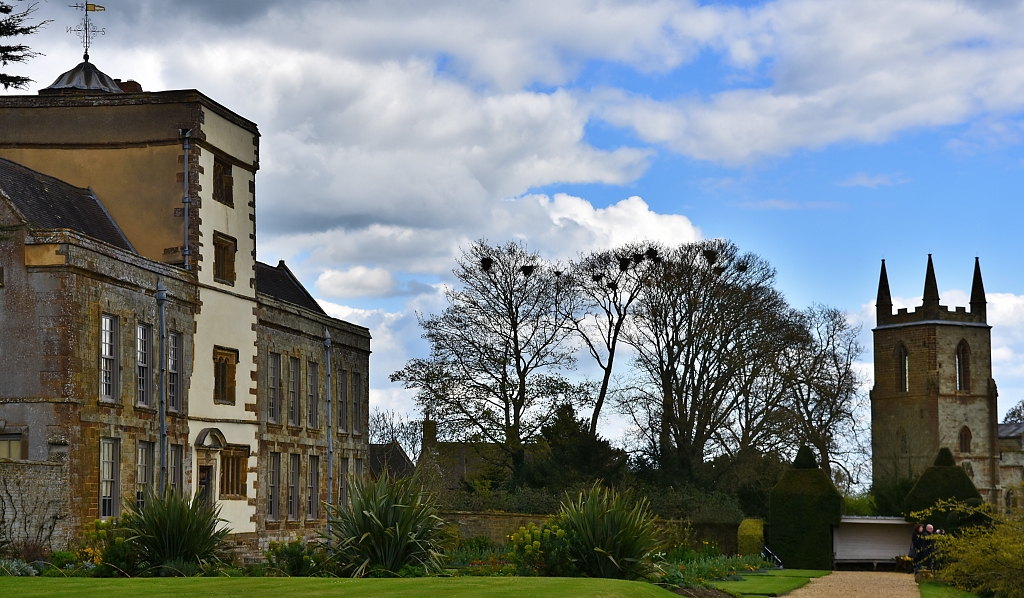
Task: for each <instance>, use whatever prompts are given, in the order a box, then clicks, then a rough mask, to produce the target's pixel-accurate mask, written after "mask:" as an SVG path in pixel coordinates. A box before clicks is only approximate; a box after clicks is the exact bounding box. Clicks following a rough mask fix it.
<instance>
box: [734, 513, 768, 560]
mask: <svg viewBox="0 0 1024 598" xmlns="http://www.w3.org/2000/svg"><path fill="white" fill-rule="evenodd" d="M736 546H737V547H738V549H737V551H738V552H739V553H740V555H742V556H751V555H758V556H760V554H761V549H762V548H763V547H764V521H761V520H760V519H744V520H743V521H741V522H740V527H739V529H738V530H736Z"/></svg>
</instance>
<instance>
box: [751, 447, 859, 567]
mask: <svg viewBox="0 0 1024 598" xmlns="http://www.w3.org/2000/svg"><path fill="white" fill-rule="evenodd" d="M842 513H843V496H842V495H841V494H840V493H839V491H838V490H836V487H835V485H833V484H832V480H830V479H829V477H828V475H827V474H826V473H825V472H824V471H823V470H822V469H821V468H819V467H818V463H817V461H816V460H815V458H814V453H813V452H811V449H809V448H808V447H806V446H802V447H800V450H799V451H798V452H797V457H796V459H795V460H794V461H793V467H792V468H791V469H789V470H787V471H786V473H784V474H783V475H782V479H781V480H779V483H778V484H776V485H775V487H774V488H772V491H771V494H769V496H768V528H769V540H770V543H769V546H770V547H771V549H772V550H773V551H774V552H775V554H776V555H777V556H778V557H779V559H780V560H781V561H782V564H783V566H784V567H787V568H790V569H831V568H832V526H835V525H839V521H840V519H841V518H842Z"/></svg>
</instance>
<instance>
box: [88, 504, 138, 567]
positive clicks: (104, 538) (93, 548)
mask: <svg viewBox="0 0 1024 598" xmlns="http://www.w3.org/2000/svg"><path fill="white" fill-rule="evenodd" d="M127 538H128V531H127V530H126V529H125V528H124V525H123V521H122V519H118V518H116V517H112V518H110V519H107V520H100V519H97V520H95V521H94V522H92V523H89V524H86V525H85V527H84V529H83V532H82V542H83V545H82V548H81V549H80V550H79V552H78V555H79V557H80V558H81V559H82V560H83V561H85V562H86V563H88V564H90V565H95V567H94V568H93V569H92V574H93V576H94V577H133V576H135V575H136V574H137V573H138V570H139V568H140V566H141V563H140V562H139V555H138V552H137V551H136V550H133V549H132V545H131V544H130V543H129V542H127Z"/></svg>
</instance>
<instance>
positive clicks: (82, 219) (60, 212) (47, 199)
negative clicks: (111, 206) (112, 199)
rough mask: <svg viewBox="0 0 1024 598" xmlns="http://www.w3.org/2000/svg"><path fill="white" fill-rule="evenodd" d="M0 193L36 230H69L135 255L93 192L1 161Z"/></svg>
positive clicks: (3, 160)
mask: <svg viewBox="0 0 1024 598" xmlns="http://www.w3.org/2000/svg"><path fill="white" fill-rule="evenodd" d="M0 194H2V195H4V196H5V197H7V198H8V199H9V200H10V201H11V203H13V204H14V207H15V208H16V209H17V210H18V212H20V213H21V215H22V216H23V217H24V218H25V220H27V221H28V223H29V226H30V227H32V228H43V229H54V228H69V229H71V230H73V231H76V232H79V233H82V234H84V235H87V236H89V237H92V238H94V239H97V240H99V241H103V242H104V243H109V244H111V245H113V246H115V247H120V248H121V249H124V250H127V251H130V252H132V253H135V248H134V247H132V244H131V243H130V242H129V241H128V238H127V237H125V236H124V233H123V232H121V229H120V228H119V227H118V226H117V223H116V222H114V219H113V218H111V217H110V214H108V213H107V210H106V208H104V207H103V204H102V203H101V202H100V200H99V198H98V197H96V194H94V193H93V192H92V190H91V189H83V188H81V187H75V186H74V185H71V184H69V183H65V182H64V181H62V180H60V179H57V178H54V177H52V176H49V175H45V174H43V173H41V172H37V171H35V170H32V169H31V168H28V167H26V166H22V165H21V164H18V163H17V162H11V161H10V160H5V159H4V158H0Z"/></svg>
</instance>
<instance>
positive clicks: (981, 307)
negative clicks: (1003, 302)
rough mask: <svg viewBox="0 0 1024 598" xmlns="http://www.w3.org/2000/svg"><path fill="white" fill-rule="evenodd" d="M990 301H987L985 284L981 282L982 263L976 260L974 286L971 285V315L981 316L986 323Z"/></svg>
mask: <svg viewBox="0 0 1024 598" xmlns="http://www.w3.org/2000/svg"><path fill="white" fill-rule="evenodd" d="M987 304H988V301H987V300H986V299H985V283H983V282H982V281H981V262H980V260H978V258H974V284H973V285H971V313H972V314H978V315H980V316H981V321H982V322H986V321H988V318H987V317H986V316H987V314H986V312H987Z"/></svg>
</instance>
